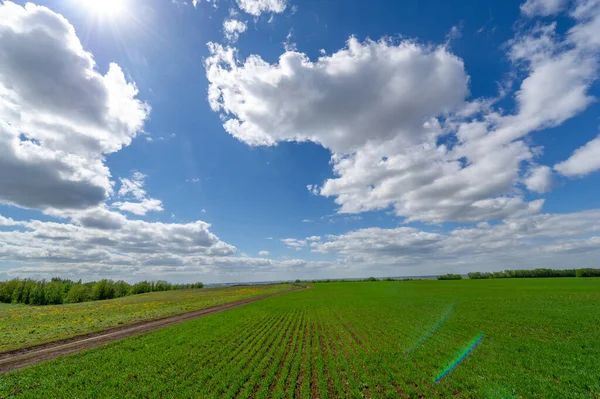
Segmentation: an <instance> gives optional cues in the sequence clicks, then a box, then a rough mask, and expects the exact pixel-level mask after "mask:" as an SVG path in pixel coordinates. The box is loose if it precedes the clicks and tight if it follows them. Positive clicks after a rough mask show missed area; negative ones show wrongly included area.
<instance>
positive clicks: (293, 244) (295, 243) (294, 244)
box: [281, 238, 306, 250]
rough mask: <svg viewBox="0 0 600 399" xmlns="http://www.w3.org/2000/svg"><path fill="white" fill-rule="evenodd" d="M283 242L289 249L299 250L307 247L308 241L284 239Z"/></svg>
mask: <svg viewBox="0 0 600 399" xmlns="http://www.w3.org/2000/svg"><path fill="white" fill-rule="evenodd" d="M281 242H282V243H284V244H285V245H287V246H288V248H295V249H297V250H299V249H301V248H302V247H305V246H306V240H297V239H295V238H282V239H281Z"/></svg>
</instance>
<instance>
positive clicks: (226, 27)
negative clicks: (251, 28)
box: [223, 19, 247, 43]
mask: <svg viewBox="0 0 600 399" xmlns="http://www.w3.org/2000/svg"><path fill="white" fill-rule="evenodd" d="M246 29H247V25H246V24H245V23H244V22H242V21H238V20H237V19H226V20H225V21H224V22H223V32H225V38H226V39H227V40H228V41H230V42H232V43H234V42H237V40H238V39H239V38H240V34H241V33H244V32H245V31H246Z"/></svg>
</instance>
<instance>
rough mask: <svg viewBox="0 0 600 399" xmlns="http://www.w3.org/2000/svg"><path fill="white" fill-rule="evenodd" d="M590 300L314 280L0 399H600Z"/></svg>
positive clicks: (31, 372) (11, 389) (565, 294)
mask: <svg viewBox="0 0 600 399" xmlns="http://www.w3.org/2000/svg"><path fill="white" fill-rule="evenodd" d="M599 301H600V279H575V278H561V279H507V280H478V281H468V280H467V281H413V282H374V283H331V284H316V285H315V287H314V288H313V289H311V290H306V291H299V292H295V293H290V294H288V295H284V296H279V297H275V298H270V299H267V300H264V301H259V302H256V303H253V304H251V305H248V306H245V307H242V308H237V309H233V310H229V311H227V312H223V313H219V314H215V315H211V316H209V317H205V318H202V319H198V320H194V321H190V322H186V323H182V324H179V325H176V326H172V327H168V328H165V329H163V330H160V331H156V332H153V333H150V334H146V335H142V336H138V337H134V338H130V339H126V340H123V341H120V342H114V343H111V344H108V345H106V346H104V347H99V348H96V349H92V350H89V351H86V352H82V353H79V354H75V355H70V356H67V357H64V358H59V359H55V360H53V361H51V362H48V363H45V364H40V365H37V366H34V367H31V368H28V369H25V370H21V371H17V372H13V373H10V374H6V375H0V397H24V398H38V397H47V398H50V397H77V398H101V397H123V398H134V397H136V398H137V397H149V398H159V397H162V398H197V397H202V398H211V397H223V398H246V397H254V398H267V397H274V398H293V397H297V398H317V397H318V398H344V397H355V398H363V397H367V398H398V397H400V398H402V397H406V398H412V397H426V398H447V397H458V398H597V397H599V396H600V379H599V378H598V376H599V374H598V359H600V331H599V329H598V326H599V325H600V306H598V303H599ZM452 306H453V310H451V313H450V315H449V316H446V314H447V313H448V312H449V309H452ZM442 319H445V321H444V322H443V323H442V324H441V325H438V324H439V321H440V320H442ZM432 330H433V332H432ZM482 333H483V334H484V338H483V340H482V341H481V342H480V343H479V345H478V346H477V347H476V348H475V349H473V350H472V352H470V354H469V355H468V356H466V357H465V359H464V361H463V362H462V363H460V364H459V365H458V366H457V367H456V368H455V369H453V370H452V371H451V372H450V373H449V374H448V375H446V376H445V378H444V379H442V380H441V381H440V382H439V383H435V382H434V379H435V378H436V376H438V375H439V374H440V372H442V371H443V370H445V369H447V368H448V366H450V365H452V364H453V361H454V360H455V359H457V357H459V355H461V354H464V353H465V350H466V348H468V346H469V344H470V343H472V342H473V340H474V339H476V338H477V337H478V336H479V334H482ZM423 337H428V338H427V339H426V340H424V341H422V342H421V340H422V338H423ZM417 343H420V345H419V346H417V347H416V348H415V344H417Z"/></svg>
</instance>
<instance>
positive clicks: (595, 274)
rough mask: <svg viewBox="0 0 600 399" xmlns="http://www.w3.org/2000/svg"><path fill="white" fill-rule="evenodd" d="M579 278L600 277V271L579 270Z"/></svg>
mask: <svg viewBox="0 0 600 399" xmlns="http://www.w3.org/2000/svg"><path fill="white" fill-rule="evenodd" d="M576 276H577V277H600V269H578V270H577V272H576Z"/></svg>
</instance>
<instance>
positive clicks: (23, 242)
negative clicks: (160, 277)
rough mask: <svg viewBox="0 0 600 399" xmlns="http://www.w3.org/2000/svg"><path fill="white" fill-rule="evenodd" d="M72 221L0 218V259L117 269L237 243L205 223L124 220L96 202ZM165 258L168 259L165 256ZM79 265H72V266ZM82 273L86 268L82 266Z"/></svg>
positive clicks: (224, 251)
mask: <svg viewBox="0 0 600 399" xmlns="http://www.w3.org/2000/svg"><path fill="white" fill-rule="evenodd" d="M73 219H74V220H75V222H73V223H57V222H42V221H36V220H31V221H14V220H12V219H8V218H4V217H2V218H0V225H1V226H17V227H19V228H18V229H11V230H8V231H5V230H1V229H0V260H2V261H5V262H11V263H14V262H17V263H23V264H31V265H34V266H29V267H35V265H38V266H39V265H42V264H46V265H47V264H69V265H70V266H71V267H89V268H94V267H95V266H98V267H99V270H101V269H102V267H103V266H106V267H109V268H111V269H115V270H118V269H119V268H123V270H122V272H128V271H132V270H134V271H135V270H139V269H141V268H143V267H144V266H145V265H149V264H152V265H166V264H169V265H170V264H172V262H174V260H175V259H178V260H180V261H181V262H185V263H190V264H194V262H196V263H197V262H199V261H200V260H201V259H204V258H206V257H225V256H231V255H233V254H234V253H235V252H236V248H235V247H234V246H231V245H229V244H227V243H225V242H223V241H221V240H220V239H219V238H218V237H217V236H216V235H214V234H213V233H211V232H210V230H209V227H210V225H209V224H208V223H205V222H201V221H197V222H194V223H186V224H170V223H150V222H145V221H141V220H129V219H126V218H125V217H123V215H120V214H118V213H114V212H110V211H108V210H106V209H103V208H99V209H96V210H90V211H85V212H84V213H82V214H81V215H76V216H74V217H73ZM166 259H170V260H169V261H167V260H166ZM73 271H74V272H75V271H78V270H77V269H75V270H73ZM82 273H85V270H84V271H82Z"/></svg>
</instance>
